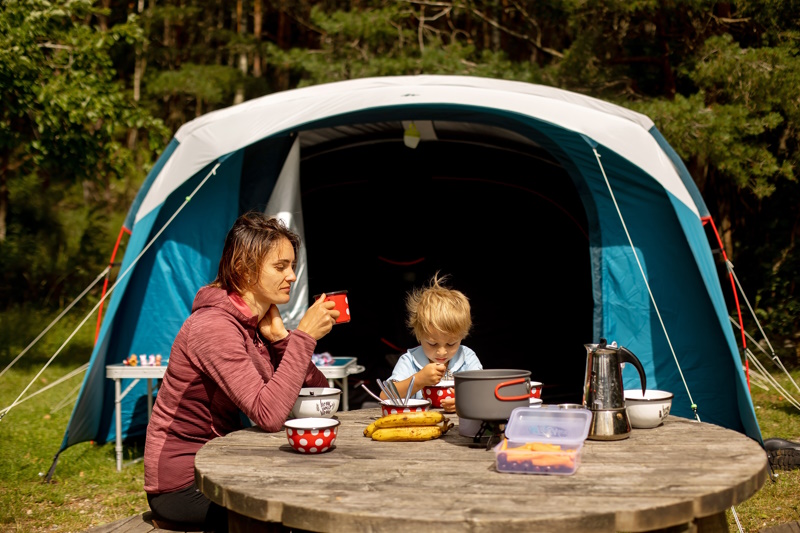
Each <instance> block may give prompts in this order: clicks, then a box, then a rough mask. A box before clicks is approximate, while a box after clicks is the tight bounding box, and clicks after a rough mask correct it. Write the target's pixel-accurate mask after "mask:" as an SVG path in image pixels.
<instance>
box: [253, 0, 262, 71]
mask: <svg viewBox="0 0 800 533" xmlns="http://www.w3.org/2000/svg"><path fill="white" fill-rule="evenodd" d="M262 16H263V15H262V11H261V0H253V37H254V38H255V41H256V48H255V50H254V51H253V76H254V77H256V78H260V77H261V74H262V73H261V24H262Z"/></svg>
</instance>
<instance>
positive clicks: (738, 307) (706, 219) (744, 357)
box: [700, 216, 750, 390]
mask: <svg viewBox="0 0 800 533" xmlns="http://www.w3.org/2000/svg"><path fill="white" fill-rule="evenodd" d="M700 220H702V221H703V225H704V226H705V225H706V224H707V223H710V224H711V229H713V230H714V236H715V237H716V238H717V244H718V245H719V249H720V251H721V252H722V259H723V260H724V261H725V265H729V264H732V263H730V261H728V255H727V254H726V253H725V248H724V247H723V246H722V239H721V238H720V236H719V231H717V226H716V224H714V219H713V218H711V216H705V217H700ZM728 278H729V279H730V280H731V290H732V291H733V300H734V302H735V303H736V312H737V313H738V315H739V326H740V327H739V329H740V331H741V333H742V354H741V355H742V360H743V361H744V370H745V375H746V377H747V390H750V362H749V361H748V360H747V355H746V350H747V341H746V340H745V336H744V322H743V321H742V306H741V305H740V304H739V293H738V292H736V284H735V283H734V281H733V273H732V272H731V271H730V269H729V270H728Z"/></svg>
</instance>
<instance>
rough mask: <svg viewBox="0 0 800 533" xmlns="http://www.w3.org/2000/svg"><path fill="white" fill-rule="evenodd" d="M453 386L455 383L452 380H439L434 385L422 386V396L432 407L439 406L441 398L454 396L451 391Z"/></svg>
mask: <svg viewBox="0 0 800 533" xmlns="http://www.w3.org/2000/svg"><path fill="white" fill-rule="evenodd" d="M454 386H455V383H454V382H452V381H440V382H439V383H437V384H436V385H432V386H429V387H422V397H423V398H425V399H426V400H430V401H431V406H432V407H441V406H442V400H444V399H445V398H453V397H454V396H455V394H454V392H453V390H454V389H453V387H454Z"/></svg>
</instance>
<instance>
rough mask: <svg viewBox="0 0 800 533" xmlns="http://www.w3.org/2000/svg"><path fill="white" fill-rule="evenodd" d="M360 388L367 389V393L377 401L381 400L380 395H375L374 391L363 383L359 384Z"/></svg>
mask: <svg viewBox="0 0 800 533" xmlns="http://www.w3.org/2000/svg"><path fill="white" fill-rule="evenodd" d="M361 388H362V389H364V390H365V391H367V394H369V395H370V396H372V397H373V398H375V399H376V400H378V402H379V403H380V402H382V401H383V399H381V397H380V396H376V395H375V394H374V393H373V392H372V391H371V390H369V389H368V388H367V386H366V385H364V384H363V383H362V384H361Z"/></svg>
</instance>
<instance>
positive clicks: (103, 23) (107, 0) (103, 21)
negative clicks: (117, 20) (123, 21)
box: [97, 0, 111, 33]
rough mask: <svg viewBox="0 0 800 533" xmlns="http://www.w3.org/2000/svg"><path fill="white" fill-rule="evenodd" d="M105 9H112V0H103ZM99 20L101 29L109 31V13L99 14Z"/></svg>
mask: <svg viewBox="0 0 800 533" xmlns="http://www.w3.org/2000/svg"><path fill="white" fill-rule="evenodd" d="M102 4H103V9H107V10H109V11H110V9H111V0H103V2H102ZM97 22H98V25H99V26H100V31H101V32H103V33H105V32H107V31H108V16H107V15H98V16H97Z"/></svg>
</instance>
